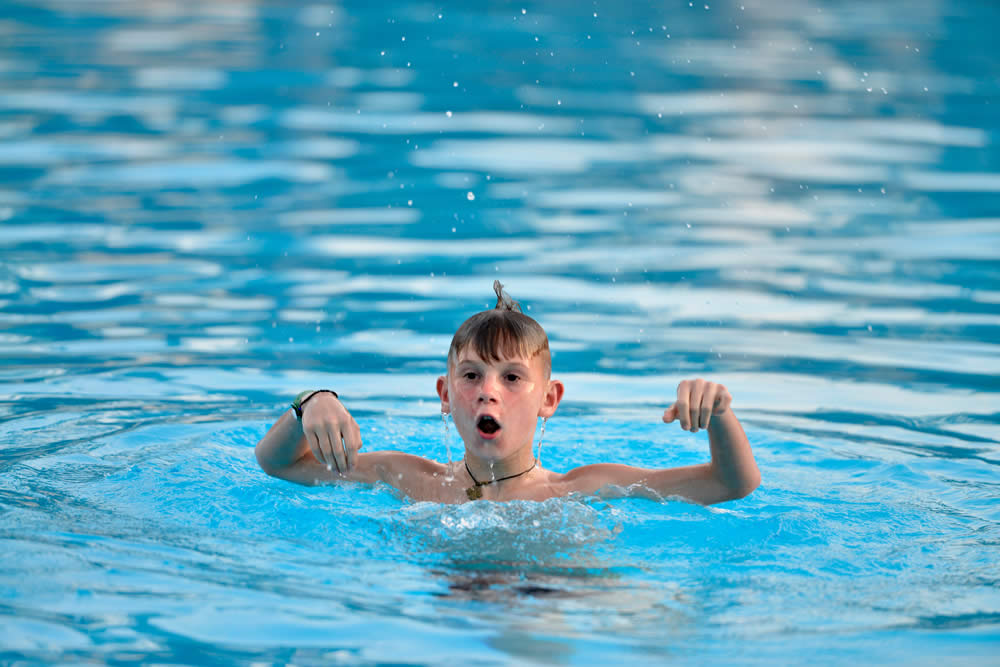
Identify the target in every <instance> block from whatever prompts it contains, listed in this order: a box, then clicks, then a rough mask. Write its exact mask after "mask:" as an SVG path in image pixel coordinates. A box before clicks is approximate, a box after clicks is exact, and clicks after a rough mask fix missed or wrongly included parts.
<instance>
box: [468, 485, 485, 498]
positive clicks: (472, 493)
mask: <svg viewBox="0 0 1000 667" xmlns="http://www.w3.org/2000/svg"><path fill="white" fill-rule="evenodd" d="M465 495H467V496H469V500H479V499H480V498H482V497H483V487H481V486H478V485H477V486H470V487H469V488H467V489H466V490H465Z"/></svg>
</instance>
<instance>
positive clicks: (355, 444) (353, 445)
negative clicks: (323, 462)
mask: <svg viewBox="0 0 1000 667" xmlns="http://www.w3.org/2000/svg"><path fill="white" fill-rule="evenodd" d="M359 449H361V429H360V428H358V423H357V422H356V421H354V420H353V419H352V420H351V425H350V427H349V428H348V429H347V433H346V434H345V435H344V454H346V456H347V469H348V470H354V466H355V465H356V464H357V456H358V450H359Z"/></svg>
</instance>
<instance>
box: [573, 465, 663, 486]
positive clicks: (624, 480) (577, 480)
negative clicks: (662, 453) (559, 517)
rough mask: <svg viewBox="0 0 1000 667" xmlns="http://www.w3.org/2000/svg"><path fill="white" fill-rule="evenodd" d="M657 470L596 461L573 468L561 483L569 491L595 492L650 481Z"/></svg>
mask: <svg viewBox="0 0 1000 667" xmlns="http://www.w3.org/2000/svg"><path fill="white" fill-rule="evenodd" d="M654 472H655V471H653V470H647V469H645V468H636V467H635V466H630V465H624V464H620V463H594V464H591V465H585V466H580V467H579V468H573V469H572V470H570V471H569V472H567V473H566V474H564V475H562V477H561V478H560V480H559V483H560V484H561V485H563V486H565V487H566V492H567V493H594V492H596V491H599V490H600V489H602V488H604V487H606V486H611V485H614V486H624V487H627V486H631V485H633V484H640V483H643V482H646V481H648V479H649V477H650V475H651V474H653V473H654Z"/></svg>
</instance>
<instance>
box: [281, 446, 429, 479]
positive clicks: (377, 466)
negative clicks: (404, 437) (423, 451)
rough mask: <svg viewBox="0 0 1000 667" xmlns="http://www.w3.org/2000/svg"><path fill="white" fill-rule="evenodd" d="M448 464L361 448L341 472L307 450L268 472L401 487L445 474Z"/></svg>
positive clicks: (301, 477)
mask: <svg viewBox="0 0 1000 667" xmlns="http://www.w3.org/2000/svg"><path fill="white" fill-rule="evenodd" d="M444 471H445V466H444V465H442V464H440V463H437V462H436V461H431V460H430V459H425V458H423V457H421V456H415V455H413V454H406V453H405V452H396V451H379V452H360V453H358V455H357V459H356V461H355V465H354V467H353V468H352V469H351V470H349V471H347V472H345V473H340V472H338V471H337V470H336V469H335V468H328V467H327V466H326V465H325V464H323V463H320V462H319V461H317V460H316V457H314V456H313V454H312V452H308V451H307V452H306V454H305V455H304V456H303V457H302V458H300V459H299V460H298V461H296V462H295V463H293V464H292V465H290V466H287V467H285V468H281V469H278V470H273V471H269V474H271V475H273V476H275V477H279V478H281V479H285V480H288V481H289V482H295V483H297V484H304V485H306V486H315V485H317V484H329V483H330V482H337V481H348V482H362V483H364V484H375V483H376V482H384V483H386V484H389V485H391V486H395V487H397V488H398V487H399V481H400V480H404V479H407V478H408V479H409V480H411V482H412V481H414V480H415V479H420V478H432V477H433V476H434V475H435V474H438V475H440V474H443V472H444Z"/></svg>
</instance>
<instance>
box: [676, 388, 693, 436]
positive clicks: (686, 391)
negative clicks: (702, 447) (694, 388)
mask: <svg viewBox="0 0 1000 667" xmlns="http://www.w3.org/2000/svg"><path fill="white" fill-rule="evenodd" d="M690 400H691V383H690V382H688V381H687V380H685V381H684V382H681V383H680V384H679V385H677V402H676V403H674V406H675V407H676V408H677V417H678V418H679V419H680V422H681V428H682V429H684V430H685V431H687V430H689V429H690V428H691V411H690V408H689V407H688V405H689V401H690Z"/></svg>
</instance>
